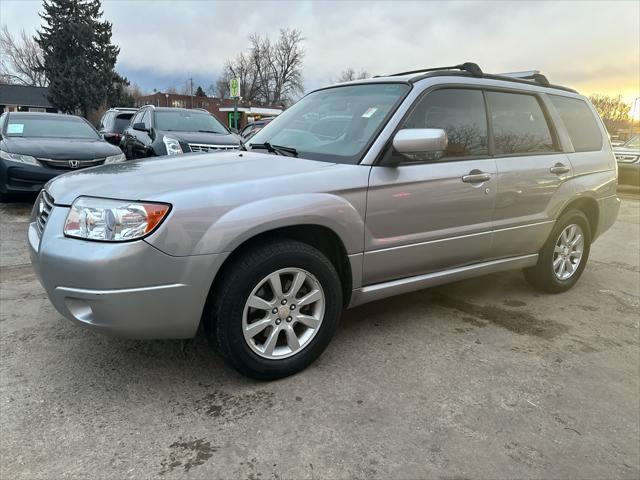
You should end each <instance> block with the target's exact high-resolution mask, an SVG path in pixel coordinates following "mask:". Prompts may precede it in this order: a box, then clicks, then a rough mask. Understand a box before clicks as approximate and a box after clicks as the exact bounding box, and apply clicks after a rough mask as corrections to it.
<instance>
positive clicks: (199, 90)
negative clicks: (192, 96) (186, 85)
mask: <svg viewBox="0 0 640 480" xmlns="http://www.w3.org/2000/svg"><path fill="white" fill-rule="evenodd" d="M206 96H207V94H206V93H204V90H203V89H202V87H201V86H200V85H198V88H196V97H206Z"/></svg>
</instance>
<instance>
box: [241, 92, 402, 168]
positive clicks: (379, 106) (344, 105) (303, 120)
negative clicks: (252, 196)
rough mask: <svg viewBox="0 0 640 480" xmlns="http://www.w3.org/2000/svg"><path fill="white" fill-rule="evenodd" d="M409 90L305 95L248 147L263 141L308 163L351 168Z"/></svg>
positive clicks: (253, 138) (271, 123)
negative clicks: (288, 150)
mask: <svg viewBox="0 0 640 480" xmlns="http://www.w3.org/2000/svg"><path fill="white" fill-rule="evenodd" d="M408 91H409V85H407V84H399V83H377V84H362V85H350V86H345V87H334V88H328V89H326V90H320V91H317V92H313V93H310V94H309V95H307V96H306V97H304V98H303V99H302V100H300V101H299V102H298V103H296V104H295V105H293V106H292V107H291V108H289V109H288V110H285V111H284V112H283V113H282V114H281V115H280V116H279V117H277V118H275V119H274V120H273V121H271V122H269V124H268V125H266V126H265V127H264V128H263V129H262V130H260V131H259V132H258V133H257V134H256V135H255V136H253V137H252V138H251V140H250V141H249V142H248V146H249V147H250V148H251V145H257V144H261V143H264V142H269V143H271V144H272V145H278V146H284V147H291V148H295V149H296V150H297V151H298V155H299V156H300V157H304V158H310V159H314V160H324V161H330V162H339V163H357V162H358V161H359V160H360V157H361V155H362V153H363V151H364V150H365V148H366V147H367V146H368V145H369V143H370V142H371V141H372V140H373V138H375V136H376V135H377V133H378V132H379V130H380V129H381V128H382V127H383V125H384V124H385V120H386V118H387V117H388V115H390V114H391V113H392V112H393V110H395V107H396V106H397V105H398V104H399V103H400V101H401V100H402V98H403V97H404V95H405V94H406V93H407V92H408Z"/></svg>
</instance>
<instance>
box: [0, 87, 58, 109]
mask: <svg viewBox="0 0 640 480" xmlns="http://www.w3.org/2000/svg"><path fill="white" fill-rule="evenodd" d="M48 94H49V89H48V88H47V87H33V86H26V85H9V84H7V83H0V105H23V106H26V107H44V108H55V107H54V106H53V105H51V102H49V100H48V99H47V95H48Z"/></svg>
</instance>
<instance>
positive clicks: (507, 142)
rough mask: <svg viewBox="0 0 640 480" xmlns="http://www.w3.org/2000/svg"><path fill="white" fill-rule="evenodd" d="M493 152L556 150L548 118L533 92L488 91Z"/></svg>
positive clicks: (510, 152) (503, 153) (502, 153)
mask: <svg viewBox="0 0 640 480" xmlns="http://www.w3.org/2000/svg"><path fill="white" fill-rule="evenodd" d="M487 103H488V105H489V112H490V115H491V123H492V127H493V138H494V142H495V153H496V154H497V155H506V154H516V153H522V154H526V153H544V152H552V151H554V150H555V147H554V145H553V137H552V136H551V132H550V130H549V126H548V125H547V121H546V119H545V117H544V113H543V112H542V108H541V107H540V104H539V103H538V99H537V98H536V97H535V96H533V95H526V94H519V93H506V92H487Z"/></svg>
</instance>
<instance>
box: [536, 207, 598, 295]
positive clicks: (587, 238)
mask: <svg viewBox="0 0 640 480" xmlns="http://www.w3.org/2000/svg"><path fill="white" fill-rule="evenodd" d="M590 249H591V229H590V226H589V221H588V220H587V217H586V216H585V215H584V213H582V212H581V211H579V210H570V211H568V212H566V213H565V214H563V215H562V216H561V217H560V218H559V219H558V221H557V222H556V225H555V226H554V228H553V230H552V231H551V235H549V238H548V239H547V241H546V243H545V244H544V246H543V247H542V250H541V251H540V255H539V257H538V263H537V265H536V266H535V267H531V268H527V269H525V270H524V276H525V278H526V279H527V281H528V282H529V283H530V284H531V285H533V286H534V287H535V288H537V289H538V290H542V291H544V292H548V293H561V292H565V291H567V290H569V289H570V288H571V287H573V286H574V285H575V284H576V282H577V281H578V279H579V278H580V275H582V272H583V270H584V268H585V266H586V263H587V259H588V258H589V251H590Z"/></svg>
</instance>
